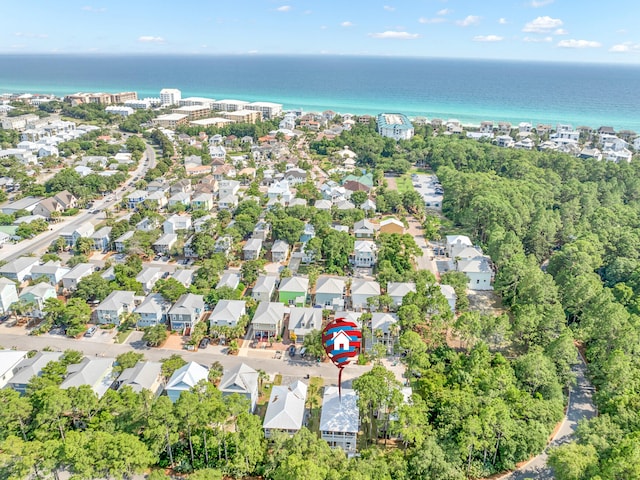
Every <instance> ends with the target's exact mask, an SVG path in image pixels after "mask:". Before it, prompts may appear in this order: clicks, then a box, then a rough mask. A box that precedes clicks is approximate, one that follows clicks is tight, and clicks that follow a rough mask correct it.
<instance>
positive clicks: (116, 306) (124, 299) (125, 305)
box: [95, 290, 136, 325]
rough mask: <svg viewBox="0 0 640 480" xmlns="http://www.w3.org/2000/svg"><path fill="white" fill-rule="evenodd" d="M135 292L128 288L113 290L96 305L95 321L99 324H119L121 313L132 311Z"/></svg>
mask: <svg viewBox="0 0 640 480" xmlns="http://www.w3.org/2000/svg"><path fill="white" fill-rule="evenodd" d="M135 294H136V293H135V292H132V291H130V290H114V291H113V292H111V293H110V294H109V295H108V296H107V298H105V299H104V300H103V301H102V302H100V304H99V305H98V306H97V307H96V310H95V315H96V322H97V323H100V324H113V325H120V317H121V315H123V314H127V313H131V312H133V311H134V308H135V305H134V296H135Z"/></svg>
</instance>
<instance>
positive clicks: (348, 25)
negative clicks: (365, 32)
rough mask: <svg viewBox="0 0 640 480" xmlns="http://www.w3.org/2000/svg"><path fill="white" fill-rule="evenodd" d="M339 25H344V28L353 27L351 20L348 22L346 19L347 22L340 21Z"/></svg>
mask: <svg viewBox="0 0 640 480" xmlns="http://www.w3.org/2000/svg"><path fill="white" fill-rule="evenodd" d="M340 26H341V27H345V28H348V27H353V22H348V21H347V22H342V23H341V24H340Z"/></svg>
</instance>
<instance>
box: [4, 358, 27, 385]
mask: <svg viewBox="0 0 640 480" xmlns="http://www.w3.org/2000/svg"><path fill="white" fill-rule="evenodd" d="M28 353H29V352H25V351H22V350H0V388H4V387H5V385H7V383H8V382H10V381H11V379H12V378H13V375H14V374H15V372H16V368H17V367H18V365H20V363H21V362H22V361H23V360H25V359H26V358H27V355H28Z"/></svg>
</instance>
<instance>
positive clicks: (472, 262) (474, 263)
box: [456, 255, 493, 290]
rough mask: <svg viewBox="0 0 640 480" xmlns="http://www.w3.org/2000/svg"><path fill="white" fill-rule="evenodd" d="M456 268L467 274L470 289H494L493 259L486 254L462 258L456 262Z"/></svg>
mask: <svg viewBox="0 0 640 480" xmlns="http://www.w3.org/2000/svg"><path fill="white" fill-rule="evenodd" d="M456 270H457V271H458V272H462V273H464V274H465V275H466V276H467V278H468V279H469V283H468V284H467V287H468V288H469V289H470V290H493V287H492V286H491V280H492V279H493V269H492V268H491V259H490V258H489V257H487V256H486V255H480V256H476V257H473V258H463V259H460V260H458V261H457V262H456Z"/></svg>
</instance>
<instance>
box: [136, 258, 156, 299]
mask: <svg viewBox="0 0 640 480" xmlns="http://www.w3.org/2000/svg"><path fill="white" fill-rule="evenodd" d="M162 275H163V273H162V270H160V267H152V266H150V265H146V266H144V267H142V270H140V273H138V275H137V276H136V281H137V282H140V283H141V284H142V289H143V290H144V293H145V294H147V293H149V292H151V290H153V286H154V285H155V284H156V282H157V281H158V280H160V279H161V278H162Z"/></svg>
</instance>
